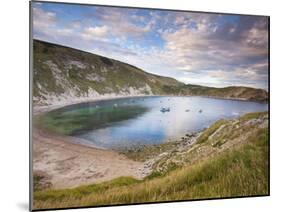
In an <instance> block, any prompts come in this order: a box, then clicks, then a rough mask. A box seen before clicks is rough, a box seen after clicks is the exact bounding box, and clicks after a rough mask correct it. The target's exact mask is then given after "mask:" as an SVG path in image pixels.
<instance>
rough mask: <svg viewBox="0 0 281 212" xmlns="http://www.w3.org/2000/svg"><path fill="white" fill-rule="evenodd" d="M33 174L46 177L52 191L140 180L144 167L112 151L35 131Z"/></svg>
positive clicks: (65, 137)
mask: <svg viewBox="0 0 281 212" xmlns="http://www.w3.org/2000/svg"><path fill="white" fill-rule="evenodd" d="M80 142H81V141H80ZM83 142H84V141H83ZM33 173H40V175H43V176H45V177H46V178H47V179H48V181H49V182H50V183H51V185H52V186H51V187H52V188H72V187H76V186H80V185H86V184H92V183H98V182H102V181H107V180H111V179H114V178H117V177H120V176H132V177H134V178H137V179H141V178H142V177H143V173H144V164H143V163H141V162H136V161H133V160H130V159H128V158H127V157H126V156H124V155H121V154H119V153H117V152H114V151H111V150H105V149H99V148H95V147H90V146H85V145H82V144H81V145H80V144H79V139H77V138H73V137H67V136H59V135H54V134H51V133H46V132H44V131H43V130H40V129H34V131H33Z"/></svg>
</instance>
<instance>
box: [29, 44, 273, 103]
mask: <svg viewBox="0 0 281 212" xmlns="http://www.w3.org/2000/svg"><path fill="white" fill-rule="evenodd" d="M33 50H34V52H33V56H34V64H33V69H34V72H33V101H34V103H35V105H52V104H56V103H57V102H68V101H73V100H76V99H77V100H79V99H80V100H81V99H84V100H87V99H92V98H95V97H97V96H101V95H122V96H129V95H201V96H213V97H222V98H238V99H247V100H255V101H265V100H267V98H268V97H267V92H266V91H264V90H261V89H254V88H247V87H227V88H211V87H203V86H197V85H185V84H184V83H181V82H179V81H177V80H175V79H172V78H169V77H162V76H157V75H154V74H150V73H147V72H145V71H143V70H141V69H139V68H137V67H135V66H132V65H130V64H127V63H123V62H120V61H117V60H113V59H110V58H106V57H102V56H99V55H96V54H92V53H89V52H84V51H81V50H77V49H73V48H69V47H65V46H61V45H57V44H52V43H47V42H43V41H39V40H34V49H33Z"/></svg>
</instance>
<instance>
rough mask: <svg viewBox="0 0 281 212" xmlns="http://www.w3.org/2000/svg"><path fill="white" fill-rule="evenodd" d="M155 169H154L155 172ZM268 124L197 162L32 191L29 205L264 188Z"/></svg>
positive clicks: (221, 194) (150, 198) (188, 196)
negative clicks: (140, 177) (146, 174)
mask: <svg viewBox="0 0 281 212" xmlns="http://www.w3.org/2000/svg"><path fill="white" fill-rule="evenodd" d="M154 174H155V173H154ZM268 186H269V185H268V129H267V128H265V129H259V130H257V131H255V133H254V134H252V135H251V136H250V137H249V138H248V142H247V143H245V144H243V145H241V146H239V147H237V148H234V149H231V150H226V151H225V152H224V153H222V154H219V155H216V156H215V157H213V158H211V159H208V160H204V161H201V162H198V163H196V164H193V165H190V166H185V167H181V168H177V169H174V170H172V171H170V172H168V173H167V174H165V175H161V174H157V173H156V174H155V176H153V177H151V178H150V177H148V178H146V179H144V180H142V181H137V180H134V179H132V178H118V179H115V180H113V181H109V182H106V183H100V184H95V185H89V186H81V187H77V188H74V189H64V190H48V191H41V192H35V193H34V208H35V209H39V208H61V207H62V208H64V207H79V206H96V205H108V204H129V203H138V202H157V201H172V200H188V199H202V198H216V197H230V196H251V195H267V194H268Z"/></svg>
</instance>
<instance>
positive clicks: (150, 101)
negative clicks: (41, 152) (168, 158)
mask: <svg viewBox="0 0 281 212" xmlns="http://www.w3.org/2000/svg"><path fill="white" fill-rule="evenodd" d="M162 107H165V108H170V111H169V112H161V108H162ZM109 108H110V109H109ZM266 110H267V104H263V103H256V102H246V101H234V100H223V99H213V98H203V97H145V98H143V97H138V98H124V99H116V100H108V101H101V102H98V103H86V104H85V103H84V104H79V105H74V106H69V107H65V108H61V109H60V110H57V111H56V113H57V116H58V117H60V118H61V120H64V121H63V122H61V123H60V124H65V123H67V122H68V123H69V124H73V123H74V124H80V125H79V127H80V128H79V129H74V130H73V131H71V133H70V134H72V135H74V136H77V137H80V138H84V139H87V140H89V141H91V142H93V143H94V144H95V145H98V146H102V147H105V148H113V149H116V148H128V147H131V146H134V145H139V144H157V143H162V142H165V141H167V140H169V139H175V138H179V137H181V136H182V135H184V134H185V133H187V132H194V131H198V130H202V129H203V128H205V127H207V126H209V125H210V124H211V123H212V122H214V121H216V120H218V119H221V118H231V117H236V116H239V115H241V114H244V113H247V112H255V111H266ZM81 111H82V112H81ZM69 114H71V117H72V118H69V116H68V115H69ZM79 114H80V115H81V114H82V116H81V117H83V118H81V117H80V115H79ZM71 122H73V123H71ZM85 122H86V124H85ZM58 126H59V125H58Z"/></svg>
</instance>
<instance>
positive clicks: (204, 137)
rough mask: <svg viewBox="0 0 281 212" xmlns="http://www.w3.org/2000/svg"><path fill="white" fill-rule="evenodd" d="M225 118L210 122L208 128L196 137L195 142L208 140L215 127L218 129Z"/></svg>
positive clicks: (225, 121)
mask: <svg viewBox="0 0 281 212" xmlns="http://www.w3.org/2000/svg"><path fill="white" fill-rule="evenodd" d="M226 123H227V120H224V119H221V120H218V121H216V122H215V123H214V124H212V125H211V126H210V127H209V128H208V129H206V130H205V131H204V132H203V133H202V134H201V135H200V136H199V138H198V141H197V143H198V144H200V143H203V142H205V141H206V140H208V138H209V137H210V135H212V134H213V133H214V132H215V131H216V130H217V129H219V128H220V127H221V126H222V125H224V124H226Z"/></svg>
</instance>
